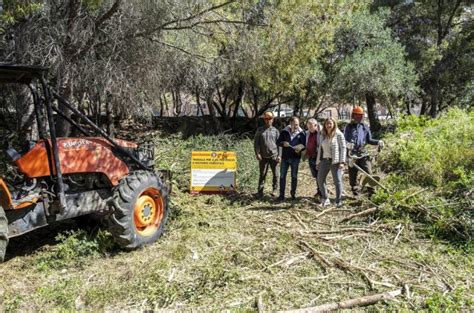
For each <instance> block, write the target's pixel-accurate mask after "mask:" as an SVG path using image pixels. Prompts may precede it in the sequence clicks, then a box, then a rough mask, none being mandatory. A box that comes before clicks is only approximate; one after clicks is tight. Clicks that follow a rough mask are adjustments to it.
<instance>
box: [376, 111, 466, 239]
mask: <svg viewBox="0 0 474 313" xmlns="http://www.w3.org/2000/svg"><path fill="white" fill-rule="evenodd" d="M385 140H386V142H387V143H388V146H387V149H385V150H384V151H383V152H382V153H381V155H380V161H381V165H382V168H383V170H384V171H385V172H389V173H390V174H389V175H388V176H387V177H386V178H385V179H384V182H383V184H384V185H385V186H387V187H388V188H389V190H390V192H387V191H384V190H378V192H377V193H376V194H375V195H374V196H373V198H372V200H373V201H374V202H375V203H377V204H379V205H380V206H381V207H382V208H383V215H384V217H386V218H404V219H414V220H417V221H420V222H423V223H425V225H426V226H425V230H426V231H427V233H428V234H429V235H430V236H433V237H441V238H446V239H450V240H454V241H456V240H460V241H469V240H472V234H473V231H474V229H473V224H472V219H473V216H472V213H471V212H470V210H469V207H471V206H472V202H473V199H472V190H473V188H474V150H473V142H474V113H473V112H470V113H467V112H464V111H462V110H460V109H452V110H450V111H448V112H447V113H446V114H444V115H442V116H441V117H440V118H438V119H427V118H423V117H416V116H407V117H405V118H404V119H402V120H401V121H400V122H399V124H398V128H397V130H396V132H395V133H394V134H391V135H388V136H387V137H386V138H385Z"/></svg>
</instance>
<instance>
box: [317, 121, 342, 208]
mask: <svg viewBox="0 0 474 313" xmlns="http://www.w3.org/2000/svg"><path fill="white" fill-rule="evenodd" d="M345 161H346V140H345V139H344V134H343V133H342V132H341V131H340V130H339V129H338V128H337V124H336V121H335V120H334V119H333V118H331V117H329V118H327V119H326V120H325V121H324V124H323V130H322V133H321V143H320V145H319V148H318V156H317V158H316V167H317V169H318V185H319V190H320V192H321V204H322V205H323V206H327V205H329V204H330V201H329V199H328V194H327V186H326V178H327V176H328V174H329V171H331V173H332V178H333V181H334V184H335V185H336V206H338V207H339V206H342V172H343V168H344V163H345Z"/></svg>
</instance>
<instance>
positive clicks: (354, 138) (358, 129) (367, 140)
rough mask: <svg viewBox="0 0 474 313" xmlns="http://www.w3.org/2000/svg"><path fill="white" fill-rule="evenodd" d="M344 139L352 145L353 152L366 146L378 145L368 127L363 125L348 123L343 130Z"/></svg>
mask: <svg viewBox="0 0 474 313" xmlns="http://www.w3.org/2000/svg"><path fill="white" fill-rule="evenodd" d="M344 138H345V139H346V141H347V142H352V143H353V144H354V150H355V151H357V150H361V149H363V148H364V147H365V145H366V144H369V145H378V144H379V141H378V140H375V139H373V138H372V133H371V132H370V128H369V126H367V125H365V124H364V123H353V122H351V123H349V124H347V125H346V128H344Z"/></svg>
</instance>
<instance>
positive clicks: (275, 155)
mask: <svg viewBox="0 0 474 313" xmlns="http://www.w3.org/2000/svg"><path fill="white" fill-rule="evenodd" d="M263 120H264V122H265V125H264V126H263V127H259V128H258V129H257V132H256V133H255V138H254V147H255V156H256V157H257V160H258V161H259V169H260V176H259V178H258V192H257V197H259V198H261V197H263V189H264V186H265V178H266V176H267V172H268V166H270V168H271V170H272V196H275V194H276V192H277V188H278V185H277V184H278V179H277V173H276V166H277V164H278V163H279V162H280V160H281V158H280V156H281V149H279V148H278V146H277V144H276V141H277V139H278V137H279V136H280V132H279V131H278V129H276V128H275V127H273V113H272V112H265V113H263Z"/></svg>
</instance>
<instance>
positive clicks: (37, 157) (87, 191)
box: [0, 65, 171, 261]
mask: <svg viewBox="0 0 474 313" xmlns="http://www.w3.org/2000/svg"><path fill="white" fill-rule="evenodd" d="M46 72H47V70H46V69H45V68H42V67H36V66H19V65H0V84H25V85H26V86H28V88H29V89H30V91H31V96H32V100H33V103H34V109H35V115H36V122H37V125H38V134H39V140H38V141H36V142H28V143H27V144H26V145H25V148H24V149H23V150H22V151H20V152H19V151H17V150H15V149H14V148H13V147H12V145H11V143H10V142H9V140H6V145H7V147H5V150H6V154H7V156H8V158H9V159H10V160H11V162H12V163H13V164H14V165H15V168H16V170H17V171H18V173H19V176H20V177H21V178H20V179H15V180H14V181H9V180H7V179H1V178H0V261H3V259H4V257H5V253H6V248H7V244H8V240H9V238H12V237H15V236H19V235H21V234H24V233H26V232H29V231H32V230H34V229H37V228H39V227H43V226H46V225H48V224H51V223H53V222H56V221H61V220H65V219H70V218H75V217H80V216H86V215H94V216H95V217H100V219H101V220H102V221H104V222H105V225H107V227H108V230H109V231H110V232H111V233H112V235H113V236H114V238H115V241H116V242H117V243H118V244H119V245H120V246H121V247H123V248H129V249H133V248H137V247H140V246H143V245H146V244H149V243H152V242H154V241H156V240H157V238H158V237H159V236H160V235H161V234H162V233H163V231H164V226H165V224H166V220H167V217H168V212H169V194H170V192H171V183H170V178H171V177H170V175H171V174H170V172H169V171H166V170H155V169H154V168H153V163H154V150H153V147H152V146H150V145H141V146H139V145H137V144H135V143H132V142H128V141H125V140H119V139H112V138H110V137H109V136H108V135H107V134H106V133H105V132H104V131H103V130H102V129H100V128H99V127H98V126H97V125H95V124H94V123H93V122H92V121H91V120H90V119H88V118H87V117H86V116H85V115H84V114H82V113H81V112H80V111H79V110H77V109H76V108H75V107H74V106H72V105H71V104H70V103H69V102H68V101H66V100H65V99H63V98H62V97H61V96H59V95H58V94H57V93H56V92H55V91H54V90H53V89H52V88H51V87H50V86H48V84H47V83H46V79H45V76H46ZM58 104H61V105H62V109H59V107H58ZM64 108H66V109H68V110H70V111H71V113H72V114H73V115H74V117H75V118H71V117H70V116H71V115H69V114H65V112H64ZM58 117H60V118H63V119H64V120H66V121H67V122H69V123H70V124H71V125H72V127H75V128H76V129H77V130H78V131H79V132H80V133H82V134H83V135H84V137H76V138H61V137H57V136H56V130H55V127H56V126H55V120H56V119H57V118H58ZM78 119H79V120H81V121H82V124H79V123H78V122H76V121H77V120H78ZM91 130H92V131H94V132H96V133H98V134H99V136H97V135H96V136H94V135H92V134H91Z"/></svg>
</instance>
